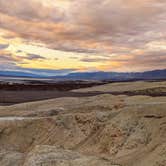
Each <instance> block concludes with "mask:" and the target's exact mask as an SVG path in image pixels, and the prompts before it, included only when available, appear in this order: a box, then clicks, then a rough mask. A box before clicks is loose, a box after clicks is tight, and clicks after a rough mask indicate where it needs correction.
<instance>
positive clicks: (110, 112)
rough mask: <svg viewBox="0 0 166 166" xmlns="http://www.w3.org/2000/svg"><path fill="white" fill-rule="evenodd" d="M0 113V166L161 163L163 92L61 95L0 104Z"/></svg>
mask: <svg viewBox="0 0 166 166" xmlns="http://www.w3.org/2000/svg"><path fill="white" fill-rule="evenodd" d="M131 84H132V83H131ZM105 86H106V87H107V86H108V85H105ZM109 86H110V85H109ZM161 87H163V85H162V86H161ZM99 88H100V87H99ZM150 88H152V87H150ZM92 89H93V88H92ZM106 89H107V88H105V90H106ZM122 90H123V89H122ZM132 90H138V89H137V88H133V89H132ZM82 91H83V90H82ZM0 116H1V117H0V165H2V166H149V165H150V166H165V165H166V97H164V96H162V97H150V96H143V95H137V96H127V95H116V96H114V95H111V94H103V95H98V96H93V97H82V98H73V97H66V98H58V99H52V100H45V101H39V102H32V103H23V104H17V105H13V106H1V107H0Z"/></svg>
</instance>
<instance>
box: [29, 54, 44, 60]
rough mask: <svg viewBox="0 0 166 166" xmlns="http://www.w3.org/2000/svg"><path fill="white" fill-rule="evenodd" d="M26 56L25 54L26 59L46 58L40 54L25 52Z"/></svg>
mask: <svg viewBox="0 0 166 166" xmlns="http://www.w3.org/2000/svg"><path fill="white" fill-rule="evenodd" d="M27 55H28V56H26V59H28V60H43V59H46V58H45V57H43V56H40V55H36V54H27Z"/></svg>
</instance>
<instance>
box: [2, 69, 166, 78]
mask: <svg viewBox="0 0 166 166" xmlns="http://www.w3.org/2000/svg"><path fill="white" fill-rule="evenodd" d="M0 76H3V77H30V78H50V79H58V80H113V81H121V80H122V81H123V80H153V79H166V69H163V70H153V71H146V72H102V71H99V72H75V73H69V74H67V75H65V76H51V77H50V76H48V77H47V76H44V75H39V74H33V73H29V72H20V71H0Z"/></svg>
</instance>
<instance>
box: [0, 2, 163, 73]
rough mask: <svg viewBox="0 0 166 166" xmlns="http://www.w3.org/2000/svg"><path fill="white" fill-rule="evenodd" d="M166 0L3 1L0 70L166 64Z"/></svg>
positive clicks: (114, 68)
mask: <svg viewBox="0 0 166 166" xmlns="http://www.w3.org/2000/svg"><path fill="white" fill-rule="evenodd" d="M165 9H166V0H102V1H101V0H28V1H27V0H0V70H21V71H37V72H40V71H41V72H47V73H49V72H50V73H54V72H57V73H59V74H65V73H68V72H71V71H99V70H101V71H146V70H153V69H163V68H166V10H165Z"/></svg>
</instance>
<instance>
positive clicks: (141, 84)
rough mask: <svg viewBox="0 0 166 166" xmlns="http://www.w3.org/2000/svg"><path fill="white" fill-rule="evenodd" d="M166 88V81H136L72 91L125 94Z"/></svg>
mask: <svg viewBox="0 0 166 166" xmlns="http://www.w3.org/2000/svg"><path fill="white" fill-rule="evenodd" d="M161 87H162V88H166V81H161V82H147V81H146V82H145V81H136V82H122V83H110V84H107V85H100V86H94V87H91V88H84V89H76V90H72V91H74V92H93V91H100V92H125V91H137V90H145V89H152V88H161Z"/></svg>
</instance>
